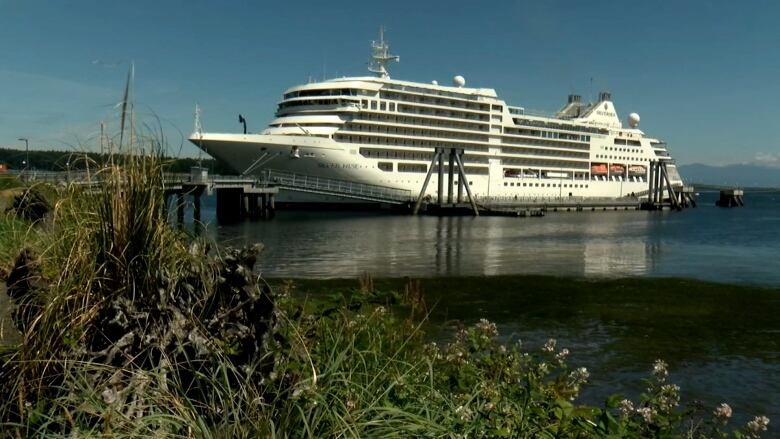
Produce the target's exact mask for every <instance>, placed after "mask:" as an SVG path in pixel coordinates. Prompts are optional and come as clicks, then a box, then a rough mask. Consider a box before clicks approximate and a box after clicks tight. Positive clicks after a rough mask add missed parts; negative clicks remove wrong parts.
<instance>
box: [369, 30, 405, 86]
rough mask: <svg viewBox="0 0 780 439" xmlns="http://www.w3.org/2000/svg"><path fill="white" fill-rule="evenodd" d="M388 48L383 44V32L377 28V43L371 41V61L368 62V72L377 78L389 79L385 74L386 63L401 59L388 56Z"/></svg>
mask: <svg viewBox="0 0 780 439" xmlns="http://www.w3.org/2000/svg"><path fill="white" fill-rule="evenodd" d="M389 50H390V46H389V45H388V44H387V43H386V42H385V30H384V28H383V27H380V28H379V41H371V59H370V60H369V62H368V71H369V72H372V73H374V74H375V75H376V76H377V77H379V78H389V77H390V74H389V73H388V72H387V63H389V62H390V61H396V62H398V61H400V60H401V57H399V56H396V55H390V53H388V51H389Z"/></svg>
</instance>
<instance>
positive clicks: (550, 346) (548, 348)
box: [542, 338, 557, 352]
mask: <svg viewBox="0 0 780 439" xmlns="http://www.w3.org/2000/svg"><path fill="white" fill-rule="evenodd" d="M556 343H557V341H556V340H555V339H554V338H551V339H549V340H547V343H545V344H544V347H543V348H542V350H543V351H544V352H555V344H556Z"/></svg>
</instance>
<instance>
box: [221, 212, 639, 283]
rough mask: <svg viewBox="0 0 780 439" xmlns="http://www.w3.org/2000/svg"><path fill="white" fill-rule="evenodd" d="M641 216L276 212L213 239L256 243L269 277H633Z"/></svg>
mask: <svg viewBox="0 0 780 439" xmlns="http://www.w3.org/2000/svg"><path fill="white" fill-rule="evenodd" d="M646 217H647V215H646V214H645V213H642V212H620V213H607V214H604V213H584V214H583V213H578V214H560V215H555V216H553V215H548V216H547V217H546V218H527V219H517V218H500V217H480V218H472V217H444V218H434V217H408V216H386V215H366V214H363V215H357V216H356V214H354V213H350V214H345V213H302V212H281V213H280V214H279V215H278V216H277V218H276V219H275V220H273V221H267V222H254V223H250V222H246V223H242V224H239V225H235V226H227V227H220V228H219V230H218V239H219V240H221V241H227V242H233V243H234V244H240V243H244V242H246V243H250V242H262V243H263V244H265V246H266V251H265V252H264V255H263V256H262V257H261V258H260V261H259V262H258V268H259V269H260V271H261V272H263V274H265V275H267V276H273V277H277V276H282V277H354V276H357V275H359V274H361V273H365V272H368V273H371V274H372V275H374V276H379V277H401V276H470V275H477V276H478V275H508V274H551V275H566V276H583V275H585V276H598V277H601V276H609V277H618V276H641V275H646V274H648V272H649V270H648V264H649V261H651V260H652V254H650V252H651V248H652V244H648V242H646V240H644V239H643V236H645V235H646V233H647V231H646V229H647V221H646V220H645V219H646ZM632 218H633V219H632Z"/></svg>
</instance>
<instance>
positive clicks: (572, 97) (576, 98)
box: [569, 95, 582, 104]
mask: <svg viewBox="0 0 780 439" xmlns="http://www.w3.org/2000/svg"><path fill="white" fill-rule="evenodd" d="M581 100H582V96H580V95H569V103H570V104H572V103H575V102H580V101H581Z"/></svg>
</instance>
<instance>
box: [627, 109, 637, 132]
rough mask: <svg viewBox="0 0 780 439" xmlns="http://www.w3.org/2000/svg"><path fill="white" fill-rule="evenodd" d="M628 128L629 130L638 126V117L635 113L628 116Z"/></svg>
mask: <svg viewBox="0 0 780 439" xmlns="http://www.w3.org/2000/svg"><path fill="white" fill-rule="evenodd" d="M628 126H630V127H631V128H636V127H637V126H639V115H638V114H636V113H631V114H629V115H628Z"/></svg>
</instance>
